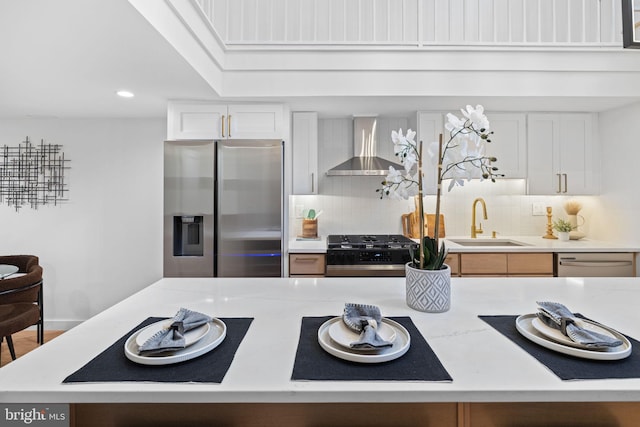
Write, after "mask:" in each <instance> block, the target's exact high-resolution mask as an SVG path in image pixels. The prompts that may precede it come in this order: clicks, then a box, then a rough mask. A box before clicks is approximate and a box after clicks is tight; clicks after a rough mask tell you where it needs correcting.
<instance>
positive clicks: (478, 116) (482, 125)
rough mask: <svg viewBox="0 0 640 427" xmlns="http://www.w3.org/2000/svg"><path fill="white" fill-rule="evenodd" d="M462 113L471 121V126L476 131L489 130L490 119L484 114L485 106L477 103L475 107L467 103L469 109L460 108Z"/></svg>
mask: <svg viewBox="0 0 640 427" xmlns="http://www.w3.org/2000/svg"><path fill="white" fill-rule="evenodd" d="M460 111H462V114H463V115H464V116H465V117H466V118H467V119H468V120H470V121H471V126H472V127H473V129H475V130H476V131H480V130H483V131H487V130H489V119H487V116H485V115H484V107H483V106H482V105H476V108H473V107H472V106H471V105H467V110H466V111H465V110H460Z"/></svg>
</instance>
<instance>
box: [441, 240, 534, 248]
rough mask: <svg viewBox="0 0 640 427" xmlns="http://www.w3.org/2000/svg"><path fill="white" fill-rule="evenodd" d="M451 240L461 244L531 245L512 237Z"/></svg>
mask: <svg viewBox="0 0 640 427" xmlns="http://www.w3.org/2000/svg"><path fill="white" fill-rule="evenodd" d="M449 241H450V242H451V243H455V244H457V245H460V246H483V247H492V246H501V247H504V246H530V245H529V244H527V243H523V242H518V241H517V240H510V239H449Z"/></svg>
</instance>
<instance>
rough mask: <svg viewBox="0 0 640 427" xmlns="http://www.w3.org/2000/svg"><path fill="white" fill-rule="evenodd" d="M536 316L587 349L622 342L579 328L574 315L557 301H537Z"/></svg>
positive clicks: (611, 345)
mask: <svg viewBox="0 0 640 427" xmlns="http://www.w3.org/2000/svg"><path fill="white" fill-rule="evenodd" d="M537 304H538V306H539V307H538V310H539V311H538V318H539V319H540V320H542V321H543V322H544V324H545V325H547V326H549V327H552V328H555V329H558V330H560V331H561V332H562V333H563V334H564V335H566V336H568V337H569V338H570V339H571V341H573V342H576V343H578V344H581V345H583V346H585V347H587V348H589V349H594V350H597V349H603V348H607V347H617V346H619V345H621V344H622V341H620V340H619V339H617V338H614V337H611V336H609V335H604V334H600V333H598V332H595V331H589V330H586V329H583V328H581V327H580V326H578V324H577V323H576V322H575V316H574V315H573V313H572V312H571V311H570V310H569V309H568V308H567V307H565V306H564V305H562V304H560V303H557V302H550V301H538V302H537Z"/></svg>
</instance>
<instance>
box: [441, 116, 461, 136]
mask: <svg viewBox="0 0 640 427" xmlns="http://www.w3.org/2000/svg"><path fill="white" fill-rule="evenodd" d="M464 124H465V121H464V120H462V119H460V118H459V117H458V116H455V115H453V114H451V113H447V123H445V125H444V127H445V129H447V130H448V131H449V133H457V132H459V131H460V130H462V129H464Z"/></svg>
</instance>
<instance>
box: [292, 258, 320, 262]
mask: <svg viewBox="0 0 640 427" xmlns="http://www.w3.org/2000/svg"><path fill="white" fill-rule="evenodd" d="M317 261H318V258H296V262H317Z"/></svg>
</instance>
